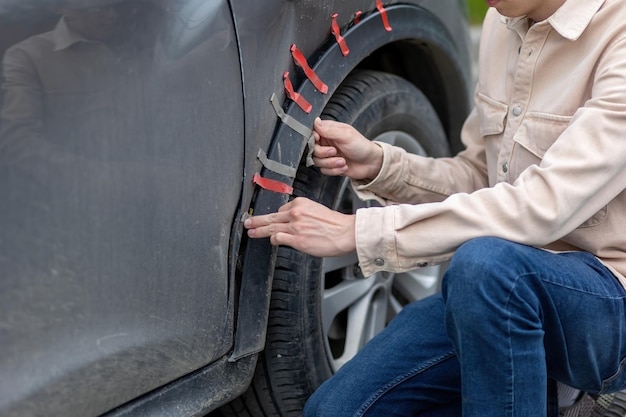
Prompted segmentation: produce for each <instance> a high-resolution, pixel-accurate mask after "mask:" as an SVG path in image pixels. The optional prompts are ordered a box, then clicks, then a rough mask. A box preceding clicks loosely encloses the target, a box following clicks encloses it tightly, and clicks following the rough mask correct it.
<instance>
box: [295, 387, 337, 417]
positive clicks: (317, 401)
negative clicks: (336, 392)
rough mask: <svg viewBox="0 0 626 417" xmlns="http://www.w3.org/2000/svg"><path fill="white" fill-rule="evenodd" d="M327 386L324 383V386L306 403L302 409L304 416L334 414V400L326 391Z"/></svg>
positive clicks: (319, 416) (314, 416)
mask: <svg viewBox="0 0 626 417" xmlns="http://www.w3.org/2000/svg"><path fill="white" fill-rule="evenodd" d="M327 385H328V384H327ZM325 387H326V386H325V385H323V384H322V386H321V387H319V388H318V389H317V391H315V392H314V393H313V394H312V395H311V396H310V397H309V399H308V400H307V402H306V404H305V405H304V410H302V417H322V416H332V415H334V414H333V413H334V411H333V410H332V409H331V404H332V403H333V401H332V399H329V398H328V396H327V394H326V393H325V391H326V390H325ZM331 394H332V392H331Z"/></svg>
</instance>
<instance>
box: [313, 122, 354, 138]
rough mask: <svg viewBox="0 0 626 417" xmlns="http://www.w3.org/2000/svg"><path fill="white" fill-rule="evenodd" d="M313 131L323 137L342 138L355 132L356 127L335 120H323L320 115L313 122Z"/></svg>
mask: <svg viewBox="0 0 626 417" xmlns="http://www.w3.org/2000/svg"><path fill="white" fill-rule="evenodd" d="M313 131H314V132H315V133H317V134H318V135H319V136H320V138H322V139H330V140H341V139H345V138H349V137H350V136H352V135H353V134H354V128H353V127H352V126H350V125H349V124H346V123H341V122H336V121H334V120H322V119H320V118H319V117H318V118H316V119H315V122H314V123H313Z"/></svg>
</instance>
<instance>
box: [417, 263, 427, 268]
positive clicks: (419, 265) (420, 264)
mask: <svg viewBox="0 0 626 417" xmlns="http://www.w3.org/2000/svg"><path fill="white" fill-rule="evenodd" d="M417 266H418V267H420V268H426V267H427V266H428V262H420V263H418V264H417Z"/></svg>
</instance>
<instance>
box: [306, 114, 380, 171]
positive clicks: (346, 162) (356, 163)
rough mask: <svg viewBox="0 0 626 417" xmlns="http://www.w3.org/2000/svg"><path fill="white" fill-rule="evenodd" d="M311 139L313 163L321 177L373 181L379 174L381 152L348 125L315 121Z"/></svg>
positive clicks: (330, 121) (328, 121) (376, 146)
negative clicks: (318, 169) (312, 138)
mask: <svg viewBox="0 0 626 417" xmlns="http://www.w3.org/2000/svg"><path fill="white" fill-rule="evenodd" d="M313 136H314V137H315V150H314V152H313V162H314V163H315V166H316V167H318V168H320V171H321V172H322V174H324V175H345V176H348V177H350V178H352V179H355V180H372V179H374V178H376V176H377V175H378V173H379V172H380V169H381V167H382V164H383V150H382V148H381V147H380V146H378V145H376V144H375V143H373V142H371V141H370V140H368V139H367V138H365V137H364V136H363V135H361V134H360V133H359V132H358V131H357V130H356V129H355V128H354V127H352V126H351V125H349V124H346V123H340V122H335V121H332V120H321V119H320V118H317V119H315V123H314V125H313Z"/></svg>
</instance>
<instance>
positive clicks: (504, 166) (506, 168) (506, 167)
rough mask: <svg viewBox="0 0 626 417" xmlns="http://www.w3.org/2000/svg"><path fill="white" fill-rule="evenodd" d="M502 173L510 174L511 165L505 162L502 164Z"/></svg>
mask: <svg viewBox="0 0 626 417" xmlns="http://www.w3.org/2000/svg"><path fill="white" fill-rule="evenodd" d="M502 172H504V173H505V174H506V173H507V172H509V163H508V162H505V163H503V164H502Z"/></svg>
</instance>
